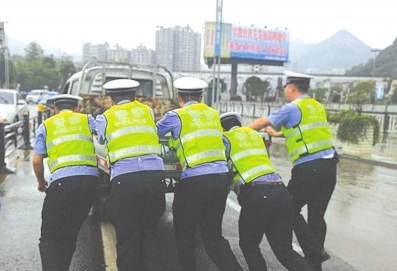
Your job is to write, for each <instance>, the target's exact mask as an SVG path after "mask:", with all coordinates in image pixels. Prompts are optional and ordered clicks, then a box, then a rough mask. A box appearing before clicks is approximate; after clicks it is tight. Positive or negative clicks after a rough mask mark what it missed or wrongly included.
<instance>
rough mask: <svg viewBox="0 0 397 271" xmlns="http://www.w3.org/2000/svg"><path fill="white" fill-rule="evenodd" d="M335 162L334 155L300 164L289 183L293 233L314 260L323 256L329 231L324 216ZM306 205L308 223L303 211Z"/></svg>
mask: <svg viewBox="0 0 397 271" xmlns="http://www.w3.org/2000/svg"><path fill="white" fill-rule="evenodd" d="M336 163H337V158H333V159H318V160H314V161H310V162H306V163H303V164H300V165H297V166H295V167H294V168H293V169H292V177H291V181H290V182H289V184H288V190H289V192H290V193H291V195H292V199H293V206H294V213H293V228H294V232H295V235H296V237H297V239H298V241H299V244H300V246H301V247H302V250H303V252H304V253H305V256H306V258H307V259H308V260H309V261H311V262H316V261H318V259H319V258H321V252H322V250H323V247H324V242H325V235H326V232H327V225H326V223H325V219H324V215H325V211H326V210H327V206H328V203H329V201H330V199H331V196H332V193H333V191H334V188H335V184H336ZM305 205H307V211H308V213H307V222H306V221H305V219H304V217H303V216H302V214H301V209H302V207H303V206H305ZM320 264H321V263H320ZM319 269H320V270H321V268H319Z"/></svg>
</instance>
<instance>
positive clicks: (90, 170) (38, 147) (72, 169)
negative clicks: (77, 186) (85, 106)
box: [33, 109, 98, 184]
mask: <svg viewBox="0 0 397 271" xmlns="http://www.w3.org/2000/svg"><path fill="white" fill-rule="evenodd" d="M65 111H71V110H67V109H65V110H62V111H60V113H61V112H65ZM88 122H89V126H90V130H91V132H93V131H95V119H94V118H93V117H92V116H91V115H88ZM46 136H47V131H46V129H45V126H44V124H43V123H42V124H40V126H39V128H37V133H36V139H35V142H34V150H33V153H34V154H39V155H44V157H48V153H47V146H46V144H45V141H46ZM78 175H90V176H98V168H97V167H90V166H68V167H62V168H59V169H57V170H55V171H54V172H53V173H52V174H51V176H50V180H49V181H48V184H50V183H52V182H53V181H56V180H59V179H62V178H65V177H70V176H78Z"/></svg>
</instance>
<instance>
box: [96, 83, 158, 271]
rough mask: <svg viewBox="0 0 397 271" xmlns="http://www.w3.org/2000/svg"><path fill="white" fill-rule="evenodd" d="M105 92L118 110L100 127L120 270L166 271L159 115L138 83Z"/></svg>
mask: <svg viewBox="0 0 397 271" xmlns="http://www.w3.org/2000/svg"><path fill="white" fill-rule="evenodd" d="M103 87H104V89H105V90H106V94H107V95H109V96H110V98H111V100H112V103H113V106H112V107H111V108H110V109H108V110H107V111H105V113H104V114H103V115H98V116H97V117H96V121H97V133H98V137H99V143H100V144H104V143H106V145H107V155H108V159H109V162H110V172H111V176H110V179H111V191H110V196H109V199H108V211H109V218H110V221H111V222H112V223H113V225H114V227H115V231H116V237H117V267H118V270H119V271H126V270H128V271H132V270H136V271H141V270H145V269H146V270H149V271H159V270H163V269H162V264H161V256H160V247H159V242H158V237H157V232H156V229H157V223H158V221H159V219H160V218H161V216H162V215H163V213H164V211H165V183H164V181H163V179H164V164H163V160H162V159H161V157H160V156H159V155H160V144H159V137H158V135H157V128H156V124H155V122H154V115H153V111H152V109H151V108H150V107H148V106H147V105H144V104H142V103H140V102H138V101H136V100H135V93H136V90H137V88H138V87H139V82H137V81H134V80H129V79H117V80H113V81H110V82H107V83H106V84H104V85H103Z"/></svg>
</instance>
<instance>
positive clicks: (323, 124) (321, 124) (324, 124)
mask: <svg viewBox="0 0 397 271" xmlns="http://www.w3.org/2000/svg"><path fill="white" fill-rule="evenodd" d="M299 127H300V131H299V130H295V131H293V132H292V133H290V134H289V135H288V136H286V137H285V139H290V138H291V137H293V136H296V135H298V134H299V133H300V132H303V131H306V130H309V129H312V128H318V127H328V123H327V122H318V123H309V124H306V125H302V126H299Z"/></svg>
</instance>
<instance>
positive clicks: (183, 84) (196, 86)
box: [174, 77, 208, 93]
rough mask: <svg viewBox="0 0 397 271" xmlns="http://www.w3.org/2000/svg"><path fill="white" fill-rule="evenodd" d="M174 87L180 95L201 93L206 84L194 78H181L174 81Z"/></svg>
mask: <svg viewBox="0 0 397 271" xmlns="http://www.w3.org/2000/svg"><path fill="white" fill-rule="evenodd" d="M174 87H175V88H177V89H178V92H180V93H201V92H202V91H203V89H204V88H206V87H208V84H207V83H206V82H205V81H203V80H201V79H199V78H196V77H181V78H178V79H176V80H175V81H174Z"/></svg>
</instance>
